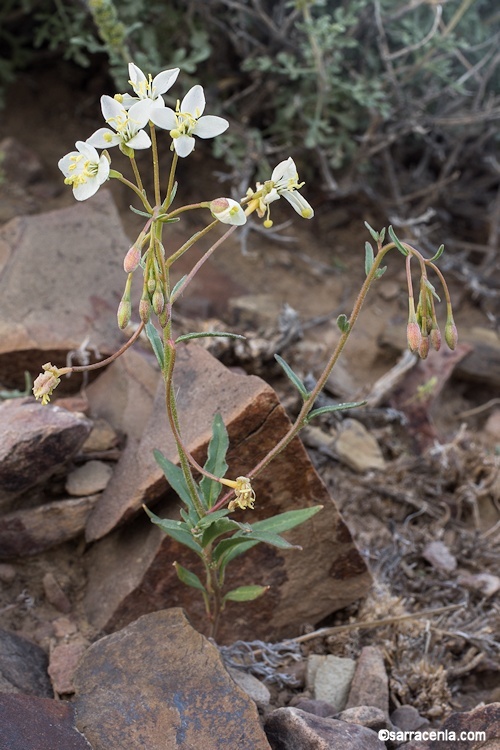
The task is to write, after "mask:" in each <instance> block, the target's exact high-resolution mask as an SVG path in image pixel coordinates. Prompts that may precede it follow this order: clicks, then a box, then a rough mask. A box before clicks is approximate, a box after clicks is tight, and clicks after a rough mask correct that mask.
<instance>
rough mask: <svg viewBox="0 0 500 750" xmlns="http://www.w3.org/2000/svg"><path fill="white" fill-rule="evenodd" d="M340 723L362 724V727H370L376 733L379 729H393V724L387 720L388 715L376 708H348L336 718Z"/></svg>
mask: <svg viewBox="0 0 500 750" xmlns="http://www.w3.org/2000/svg"><path fill="white" fill-rule="evenodd" d="M335 718H336V719H339V720H340V721H347V723H348V724H360V725H361V726H362V727H368V729H373V730H375V731H376V732H378V731H379V729H389V728H391V729H392V725H391V722H390V721H388V719H387V714H386V713H385V712H384V711H382V710H381V709H380V708H376V707H375V706H355V707H353V708H346V709H344V711H341V712H340V713H339V714H338V715H337V716H336V717H335Z"/></svg>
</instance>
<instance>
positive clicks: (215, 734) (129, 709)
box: [73, 609, 269, 750]
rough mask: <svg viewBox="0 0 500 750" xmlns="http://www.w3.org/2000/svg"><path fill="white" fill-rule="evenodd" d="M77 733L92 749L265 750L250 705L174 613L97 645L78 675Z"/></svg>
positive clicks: (212, 650) (150, 618)
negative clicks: (85, 738)
mask: <svg viewBox="0 0 500 750" xmlns="http://www.w3.org/2000/svg"><path fill="white" fill-rule="evenodd" d="M74 684H75V688H76V696H75V700H74V703H73V705H74V707H75V711H76V726H77V727H78V729H79V730H80V731H81V732H83V734H84V735H85V737H87V739H88V740H89V741H90V742H91V744H92V747H93V748H94V750H111V749H112V748H113V749H115V748H116V749H118V748H120V750H137V748H150V750H155V749H156V748H158V750H160V748H168V750H207V748H217V750H266V749H267V750H268V749H269V744H268V742H267V740H266V738H265V735H264V732H263V731H262V729H261V726H260V723H259V718H258V713H257V709H256V707H255V704H254V703H253V702H252V701H251V700H250V698H248V697H247V695H246V694H245V693H244V692H243V690H241V689H240V688H239V687H238V686H237V685H235V683H234V682H233V680H232V679H231V677H230V676H229V675H228V673H227V672H226V670H225V669H224V666H223V664H222V660H221V658H220V655H219V652H218V650H217V648H216V647H215V646H214V645H212V644H211V643H210V642H209V641H208V640H207V639H205V638H204V637H203V636H202V635H200V634H199V633H197V632H196V631H195V630H194V629H193V628H192V627H191V626H190V625H189V623H188V621H187V619H186V618H185V616H184V614H183V613H182V611H181V610H180V609H170V610H163V611H161V612H155V613H154V614H150V615H146V616H144V617H141V618H140V619H139V620H137V621H136V622H134V623H132V624H131V625H128V626H127V627H126V628H124V629H123V630H121V631H119V632H117V633H114V634H113V635H110V636H107V637H105V638H102V639H101V640H99V641H97V642H96V643H94V644H93V645H92V646H91V647H90V648H89V649H88V650H87V652H86V653H85V655H84V657H83V659H82V661H81V662H80V665H79V667H78V669H77V671H76V674H75V679H74Z"/></svg>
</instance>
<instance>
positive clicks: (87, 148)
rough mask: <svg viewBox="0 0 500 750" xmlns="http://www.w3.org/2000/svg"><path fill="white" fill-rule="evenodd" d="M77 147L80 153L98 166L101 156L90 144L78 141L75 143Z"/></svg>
mask: <svg viewBox="0 0 500 750" xmlns="http://www.w3.org/2000/svg"><path fill="white" fill-rule="evenodd" d="M75 146H76V147H77V149H78V151H79V152H80V153H81V154H83V155H84V156H85V157H86V159H87V160H88V161H92V162H95V163H96V164H97V162H98V161H99V154H98V153H97V151H96V150H95V148H94V147H93V146H92V145H91V144H90V143H86V142H85V141H77V142H76V143H75Z"/></svg>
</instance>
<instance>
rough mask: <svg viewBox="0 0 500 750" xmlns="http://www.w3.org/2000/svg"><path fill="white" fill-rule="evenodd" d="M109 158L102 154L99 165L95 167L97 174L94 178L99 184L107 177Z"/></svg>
mask: <svg viewBox="0 0 500 750" xmlns="http://www.w3.org/2000/svg"><path fill="white" fill-rule="evenodd" d="M109 169H110V165H109V159H108V158H107V157H106V156H104V154H103V155H102V156H101V158H100V159H99V166H98V168H97V175H96V180H97V181H98V183H99V185H102V184H103V182H106V180H107V179H108V177H109Z"/></svg>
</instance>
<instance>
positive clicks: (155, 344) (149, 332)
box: [145, 321, 165, 370]
mask: <svg viewBox="0 0 500 750" xmlns="http://www.w3.org/2000/svg"><path fill="white" fill-rule="evenodd" d="M145 330H146V336H147V337H148V339H149V342H150V344H151V346H152V348H153V351H154V353H155V355H156V359H157V360H158V364H159V365H160V368H161V369H162V370H163V366H164V364H165V354H164V351H163V341H162V339H161V336H160V334H159V333H158V329H157V328H155V326H154V325H153V324H152V323H151V321H148V322H147V323H146V326H145Z"/></svg>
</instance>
